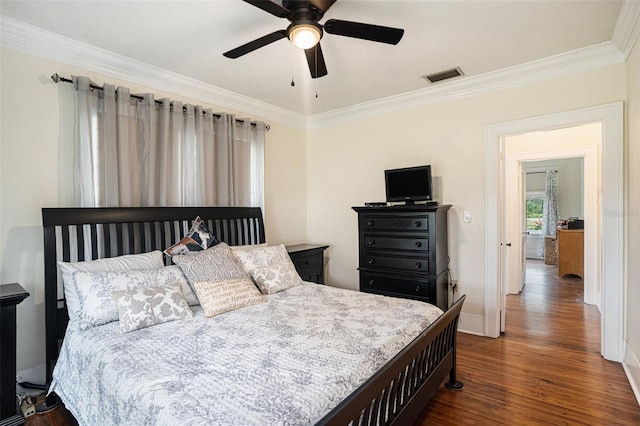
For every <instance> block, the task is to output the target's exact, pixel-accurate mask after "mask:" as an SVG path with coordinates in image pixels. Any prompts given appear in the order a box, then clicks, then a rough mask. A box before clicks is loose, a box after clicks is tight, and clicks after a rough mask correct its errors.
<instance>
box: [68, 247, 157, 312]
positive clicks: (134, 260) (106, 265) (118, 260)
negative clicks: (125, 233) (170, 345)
mask: <svg viewBox="0 0 640 426" xmlns="http://www.w3.org/2000/svg"><path fill="white" fill-rule="evenodd" d="M58 266H59V267H60V272H61V273H62V283H63V286H64V297H65V303H66V305H67V310H68V311H69V318H74V317H75V316H76V315H77V314H78V312H80V300H79V298H78V291H77V290H76V285H75V283H74V281H73V277H72V274H73V273H74V272H78V271H81V272H92V271H93V272H97V271H128V270H131V269H157V268H162V267H163V266H164V260H163V256H162V252H161V251H160V250H156V251H152V252H149V253H141V254H126V255H123V256H117V257H107V258H104V259H97V260H87V261H84V262H58Z"/></svg>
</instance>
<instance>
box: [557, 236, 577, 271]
mask: <svg viewBox="0 0 640 426" xmlns="http://www.w3.org/2000/svg"><path fill="white" fill-rule="evenodd" d="M556 241H557V243H558V276H559V277H560V278H562V277H564V276H565V275H568V274H572V275H577V276H579V277H580V278H584V229H559V230H558V231H557V233H556Z"/></svg>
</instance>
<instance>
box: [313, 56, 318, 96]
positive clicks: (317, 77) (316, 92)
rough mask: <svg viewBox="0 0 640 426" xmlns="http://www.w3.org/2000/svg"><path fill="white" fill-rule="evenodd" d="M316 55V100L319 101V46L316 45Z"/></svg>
mask: <svg viewBox="0 0 640 426" xmlns="http://www.w3.org/2000/svg"><path fill="white" fill-rule="evenodd" d="M314 54H315V55H316V79H315V80H316V99H318V46H317V45H316V48H315V52H314Z"/></svg>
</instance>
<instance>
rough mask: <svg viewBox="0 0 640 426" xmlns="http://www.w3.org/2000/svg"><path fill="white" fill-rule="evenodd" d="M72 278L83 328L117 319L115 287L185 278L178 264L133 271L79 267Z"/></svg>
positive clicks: (135, 285)
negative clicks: (90, 269)
mask: <svg viewBox="0 0 640 426" xmlns="http://www.w3.org/2000/svg"><path fill="white" fill-rule="evenodd" d="M73 279H74V281H75V283H76V287H77V289H78V296H79V298H80V307H81V309H80V312H79V314H78V316H77V320H78V322H79V327H80V329H82V330H86V329H88V328H91V327H95V326H97V325H101V324H106V323H108V322H111V321H116V320H117V319H118V306H117V304H116V302H115V301H114V300H113V299H112V298H111V292H112V291H118V290H132V289H140V288H148V287H157V286H162V285H169V284H173V283H180V282H181V281H182V282H184V280H185V279H184V275H183V274H182V271H181V270H180V268H178V267H176V266H175V265H173V266H166V267H164V268H160V269H141V270H132V271H93V272H82V271H79V272H74V273H73ZM185 285H186V286H187V287H189V286H188V284H186V283H185ZM183 287H184V286H183Z"/></svg>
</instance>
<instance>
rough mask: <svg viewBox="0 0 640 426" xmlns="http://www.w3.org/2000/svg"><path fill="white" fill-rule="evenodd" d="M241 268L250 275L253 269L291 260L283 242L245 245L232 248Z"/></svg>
mask: <svg viewBox="0 0 640 426" xmlns="http://www.w3.org/2000/svg"><path fill="white" fill-rule="evenodd" d="M233 254H234V255H235V256H236V257H237V258H238V260H239V261H240V264H241V265H242V268H243V269H244V270H245V271H246V272H247V274H249V275H251V273H252V272H253V270H254V269H256V268H263V267H265V266H271V265H275V264H278V263H280V262H282V261H284V260H289V261H290V260H291V258H290V257H289V253H287V249H286V248H285V246H284V245H283V244H280V245H277V246H268V247H251V246H249V247H246V248H242V249H236V250H233Z"/></svg>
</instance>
